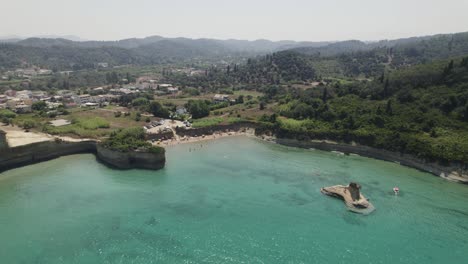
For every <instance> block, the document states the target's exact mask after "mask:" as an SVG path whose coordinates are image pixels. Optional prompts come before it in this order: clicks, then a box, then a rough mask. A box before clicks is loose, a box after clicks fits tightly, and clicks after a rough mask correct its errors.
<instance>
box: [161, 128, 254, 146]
mask: <svg viewBox="0 0 468 264" xmlns="http://www.w3.org/2000/svg"><path fill="white" fill-rule="evenodd" d="M233 136H251V137H253V136H255V130H254V129H247V130H245V131H244V132H235V131H232V132H216V133H214V134H212V135H201V136H198V137H187V136H185V137H179V136H176V137H174V138H172V139H168V140H161V141H156V142H154V143H153V145H155V146H161V147H166V146H167V147H170V146H174V145H179V144H185V143H194V142H200V141H208V140H215V139H219V138H225V137H233Z"/></svg>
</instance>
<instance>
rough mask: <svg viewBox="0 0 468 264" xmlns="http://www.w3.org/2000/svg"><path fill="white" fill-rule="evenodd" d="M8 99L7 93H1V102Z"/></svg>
mask: <svg viewBox="0 0 468 264" xmlns="http://www.w3.org/2000/svg"><path fill="white" fill-rule="evenodd" d="M6 101H8V97H7V96H6V95H3V94H0V103H5V102H6Z"/></svg>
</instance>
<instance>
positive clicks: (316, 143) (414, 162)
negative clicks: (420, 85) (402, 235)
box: [0, 122, 468, 184]
mask: <svg viewBox="0 0 468 264" xmlns="http://www.w3.org/2000/svg"><path fill="white" fill-rule="evenodd" d="M258 127H259V126H258V124H256V123H249V122H243V123H238V124H231V125H217V126H213V127H205V128H198V129H197V128H195V129H190V130H182V129H178V130H177V131H176V132H177V134H176V136H174V137H171V138H168V139H166V140H162V141H161V142H158V143H155V144H156V145H166V146H170V145H175V144H179V143H184V142H187V143H190V142H197V141H203V140H212V139H216V138H222V137H225V136H231V135H233V136H235V135H254V134H255V136H256V137H258V138H260V139H263V140H266V141H268V142H272V143H276V144H280V145H285V146H289V147H298V148H306V149H311V148H313V149H319V150H324V151H338V152H342V153H345V154H350V153H353V154H358V155H360V156H364V157H369V158H375V159H379V160H385V161H389V162H397V163H399V164H401V165H403V166H407V167H411V168H415V169H418V170H421V171H424V172H428V173H431V174H433V175H435V176H438V177H441V178H443V179H446V180H450V181H454V182H459V183H463V184H468V165H467V164H463V163H455V162H452V163H450V164H440V163H437V162H428V161H425V160H423V159H420V158H417V157H415V156H413V155H409V154H404V153H397V152H392V151H387V150H384V149H377V148H372V147H368V146H364V145H358V144H347V143H341V142H334V141H327V140H296V139H287V138H277V137H275V136H274V135H273V134H272V133H266V132H265V131H262V133H260V132H259V130H257V128H258ZM253 131H255V132H253ZM3 137H4V134H3ZM2 144H3V143H2ZM3 145H4V144H3ZM79 153H93V154H95V155H96V156H97V158H98V159H99V160H100V161H102V162H103V163H105V164H107V165H110V166H112V167H115V168H118V169H130V168H142V169H160V168H162V167H164V164H165V155H164V152H163V153H161V154H155V153H149V152H145V151H132V152H119V151H115V150H111V149H108V148H103V147H100V146H99V144H97V143H96V141H91V140H89V141H88V140H84V141H77V142H66V141H62V140H55V141H46V142H39V143H32V144H28V145H24V146H15V147H12V148H8V147H7V148H5V147H3V148H0V171H4V170H7V169H11V168H15V167H19V166H24V165H29V164H33V163H37V162H40V161H46V160H50V159H53V158H58V157H60V156H64V155H71V154H79Z"/></svg>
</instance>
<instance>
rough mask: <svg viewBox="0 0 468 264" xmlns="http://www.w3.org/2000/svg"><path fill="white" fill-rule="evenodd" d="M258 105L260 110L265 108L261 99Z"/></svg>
mask: <svg viewBox="0 0 468 264" xmlns="http://www.w3.org/2000/svg"><path fill="white" fill-rule="evenodd" d="M259 107H260V110H263V109H265V103H264V102H263V101H262V102H260V106H259Z"/></svg>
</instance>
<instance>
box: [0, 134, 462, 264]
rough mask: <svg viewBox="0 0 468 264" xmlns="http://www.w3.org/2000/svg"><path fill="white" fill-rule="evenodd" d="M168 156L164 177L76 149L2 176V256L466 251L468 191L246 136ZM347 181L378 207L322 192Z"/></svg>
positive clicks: (144, 258)
mask: <svg viewBox="0 0 468 264" xmlns="http://www.w3.org/2000/svg"><path fill="white" fill-rule="evenodd" d="M167 159H168V162H167V165H166V168H165V169H164V170H161V171H156V172H154V171H145V170H130V171H117V170H112V169H109V168H107V167H106V166H104V165H102V164H100V163H98V162H96V159H95V157H94V156H93V155H74V156H68V157H63V158H60V159H56V160H52V161H49V162H45V163H40V164H36V165H32V166H27V167H23V168H19V169H15V170H11V171H7V172H4V173H2V174H0V263H8V264H14V263H47V264H53V263H347V264H352V263H466V261H467V259H468V186H464V185H460V184H456V183H451V182H447V181H444V180H442V179H440V178H437V177H434V176H432V175H430V174H427V173H423V172H419V171H417V170H413V169H409V168H406V167H402V166H399V165H397V164H394V163H389V162H383V161H378V160H373V159H367V158H363V157H358V156H342V155H338V154H334V153H329V152H322V151H317V150H302V149H294V148H287V147H284V146H278V145H273V144H268V143H264V142H261V141H258V140H256V139H250V138H245V137H236V138H226V139H220V140H217V141H210V142H203V143H198V144H185V145H178V146H174V147H171V148H169V149H168V150H167ZM350 181H357V182H359V183H361V185H362V186H363V193H364V194H365V195H366V196H367V197H369V198H370V199H371V202H372V203H373V204H374V206H375V207H376V208H377V210H376V211H375V212H374V213H372V214H371V215H368V216H363V215H357V214H354V213H351V212H349V211H347V210H346V209H345V206H344V204H343V203H342V202H341V201H340V200H337V199H333V198H330V197H327V196H324V195H322V194H321V193H320V191H319V189H320V187H322V186H328V185H335V184H347V183H348V182H350ZM395 185H397V186H399V187H400V189H401V195H400V196H398V197H395V196H394V195H393V194H392V188H393V186H395Z"/></svg>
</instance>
